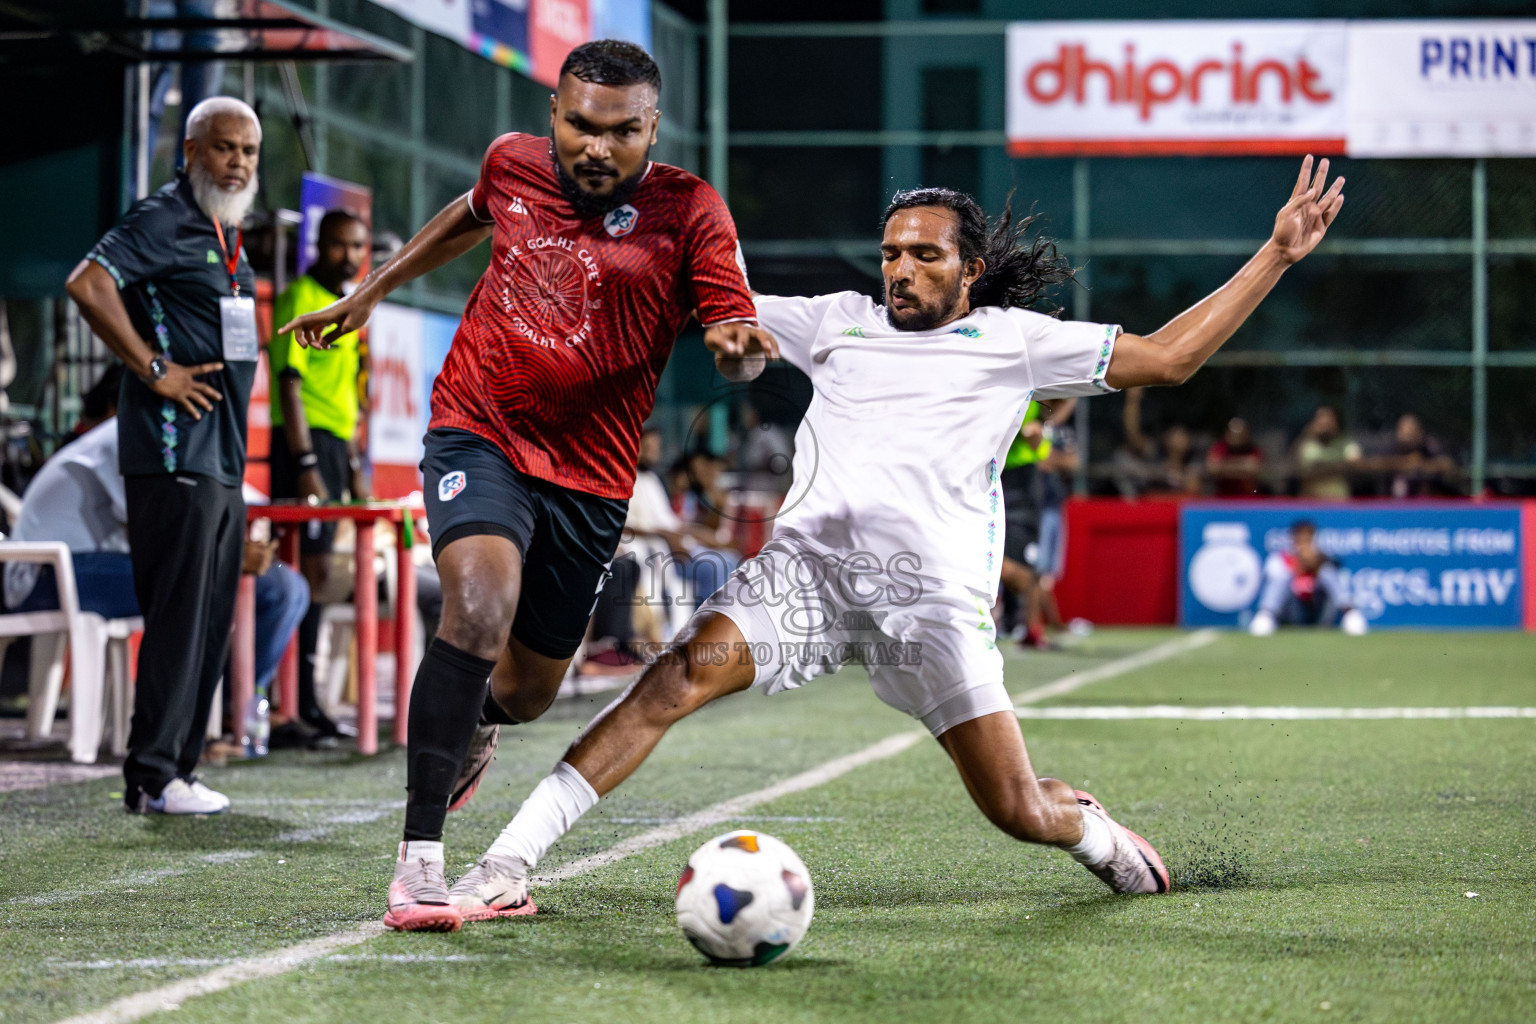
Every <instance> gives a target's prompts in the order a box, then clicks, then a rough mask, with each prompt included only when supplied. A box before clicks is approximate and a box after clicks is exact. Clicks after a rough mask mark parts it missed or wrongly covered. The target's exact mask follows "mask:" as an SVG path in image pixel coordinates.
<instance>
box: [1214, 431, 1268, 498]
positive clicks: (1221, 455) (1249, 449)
mask: <svg viewBox="0 0 1536 1024" xmlns="http://www.w3.org/2000/svg"><path fill="white" fill-rule="evenodd" d="M1263 466H1264V453H1263V452H1262V451H1260V450H1259V446H1258V445H1256V444H1254V443H1253V431H1252V430H1250V429H1249V428H1248V421H1247V420H1245V419H1243V418H1242V417H1241V416H1234V417H1232V418H1231V419H1230V420H1228V421H1227V430H1226V433H1224V434H1222V436H1221V439H1220V440H1218V441H1217V442H1216V443H1215V444H1213V445H1211V447H1210V448H1209V450H1207V451H1206V453H1205V473H1206V475H1207V476H1209V477H1210V478H1211V480H1212V481H1213V482H1214V484H1215V488H1216V496H1217V497H1218V498H1252V497H1255V496H1256V495H1258V494H1259V493H1260V491H1259V474H1260V472H1261V471H1262V469H1263Z"/></svg>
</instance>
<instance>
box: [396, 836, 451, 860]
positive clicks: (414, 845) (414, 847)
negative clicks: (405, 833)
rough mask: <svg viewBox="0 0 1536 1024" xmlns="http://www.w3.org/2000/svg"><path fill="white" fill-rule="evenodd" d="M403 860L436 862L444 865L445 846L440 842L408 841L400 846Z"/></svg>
mask: <svg viewBox="0 0 1536 1024" xmlns="http://www.w3.org/2000/svg"><path fill="white" fill-rule="evenodd" d="M400 859H401V860H435V861H437V862H438V863H442V860H443V844H442V841H441V840H439V841H437V842H435V843H434V842H430V841H428V840H425V839H407V840H406V841H405V842H403V843H401V844H400Z"/></svg>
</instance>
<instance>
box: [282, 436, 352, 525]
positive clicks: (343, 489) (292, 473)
mask: <svg viewBox="0 0 1536 1024" xmlns="http://www.w3.org/2000/svg"><path fill="white" fill-rule="evenodd" d="M309 443H310V446H311V450H313V451H314V453H315V457H316V458H317V459H319V460H320V461H319V462H318V463H317V464H316V466H315V468H316V469H318V470H319V471H320V479H321V480H323V481H324V482H325V489H326V490H327V491H329V492H330V495H331V499H330V500H332V501H341V500H342V498H343V497H345V496H346V494H347V491H348V489H349V488H350V487H351V486H352V453H351V451H350V450H349V449H348V446H347V442H346V441H343V440H342V439H341V438H339V437H337V436H336V435H335V434H333V433H331V432H330V431H329V430H316V429H315V428H314V427H310V428H309ZM268 465H269V466H270V467H271V469H272V500H273V501H283V500H288V501H292V500H293V499H295V498H297V497H298V496H299V464H298V462H296V461H295V460H294V457H293V452H292V450H290V449H289V447H288V435H287V434H285V433H284V432H283V428H282V427H273V428H272V451H271V454H270V455H269V456H268ZM336 525H337V524H336V523H333V522H332V523H327V522H323V521H321V520H319V519H311V520H310V521H309V522H307V523H305V524H304V527H303V529H302V530H301V531H300V532H299V553H300V554H302V555H326V554H330V552H331V549H332V548H334V547H335V546H336Z"/></svg>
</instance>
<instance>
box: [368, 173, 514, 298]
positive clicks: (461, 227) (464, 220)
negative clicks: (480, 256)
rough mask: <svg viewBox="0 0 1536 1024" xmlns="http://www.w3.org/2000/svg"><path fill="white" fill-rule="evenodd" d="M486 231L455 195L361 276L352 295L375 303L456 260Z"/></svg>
mask: <svg viewBox="0 0 1536 1024" xmlns="http://www.w3.org/2000/svg"><path fill="white" fill-rule="evenodd" d="M490 233H491V226H490V225H489V224H486V223H484V222H482V221H480V220H478V219H477V218H476V217H475V215H474V214H473V213H471V212H470V209H469V201H468V199H467V198H466V197H465V196H459V198H457V199H455V200H453V202H451V203H449V204H448V205H447V206H445V207H443V208H442V210H440V211H439V212H438V214H437V216H435V217H433V218H432V219H431V220H429V221H427V224H426V226H425V227H423V228H422V229H421V230H420V231H418V232H416V234H415V236H413V237H412V238H411V240H410V241H409V242H406V243H405V245H404V246H402V247H401V249H400V251H399V252H397V253H396V254H395V255H394V257H393V258H391V259H390V260H389V261H388V262H387V263H384V264H382V265H381V266H379V267H378V268H377V269H375V270H374V271H373V272H372V273H370V274H369V275H368V276H367V277H366V278H364V279H363V283H362V284H360V285H358V288H357V291H356V292H354V293H353V294H355V295H359V296H361V297H362V298H364V299H365V300H368V301H372V302H378V301H380V300H382V299H383V298H384V296H386V295H388V294H389V293H390V292H392V291H394V290H395V289H396V288H399V287H400V286H401V285H404V284H408V283H409V282H411V281H414V280H416V278H418V277H420V276H422V275H423V274H429V273H431V272H432V271H434V270H436V269H437V268H438V267H441V266H443V265H445V264H447V263H451V262H453V261H454V260H456V259H458V258H459V257H460V256H462V255H464V254H465V253H466V252H469V250H471V249H473V248H474V247H475V246H477V245H479V244H480V243H481V242H483V241H485V239H486V238H487V237H489V236H490Z"/></svg>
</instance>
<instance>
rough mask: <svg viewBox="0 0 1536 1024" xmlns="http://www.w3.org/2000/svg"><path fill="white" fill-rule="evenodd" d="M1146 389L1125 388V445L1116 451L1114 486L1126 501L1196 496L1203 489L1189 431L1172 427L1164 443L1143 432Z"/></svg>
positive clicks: (1162, 440) (1178, 425) (1178, 426)
mask: <svg viewBox="0 0 1536 1024" xmlns="http://www.w3.org/2000/svg"><path fill="white" fill-rule="evenodd" d="M1145 390H1146V389H1145V388H1126V390H1125V406H1124V409H1123V411H1122V416H1123V418H1124V423H1125V443H1124V444H1123V445H1121V447H1120V448H1119V449H1118V450H1117V451H1116V452H1115V486H1116V488H1117V489H1118V490H1119V492H1120V496H1121V497H1124V498H1135V497H1138V496H1139V495H1142V494H1193V493H1195V492H1196V491H1197V490H1198V489H1199V487H1200V473H1199V469H1198V467H1197V466H1196V465H1195V461H1194V454H1195V445H1194V439H1193V438H1191V437H1190V434H1189V430H1188V428H1186V427H1184V426H1183V425H1181V424H1178V423H1174V424H1170V425H1169V426H1168V428H1167V429H1165V430H1164V431H1163V434H1162V439H1161V442H1160V443H1159V442H1158V441H1156V440H1154V439H1152V438H1150V437H1148V436H1147V435H1146V434H1144V433H1143V432H1142V429H1141V403H1142V393H1143V392H1144V391H1145Z"/></svg>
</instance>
